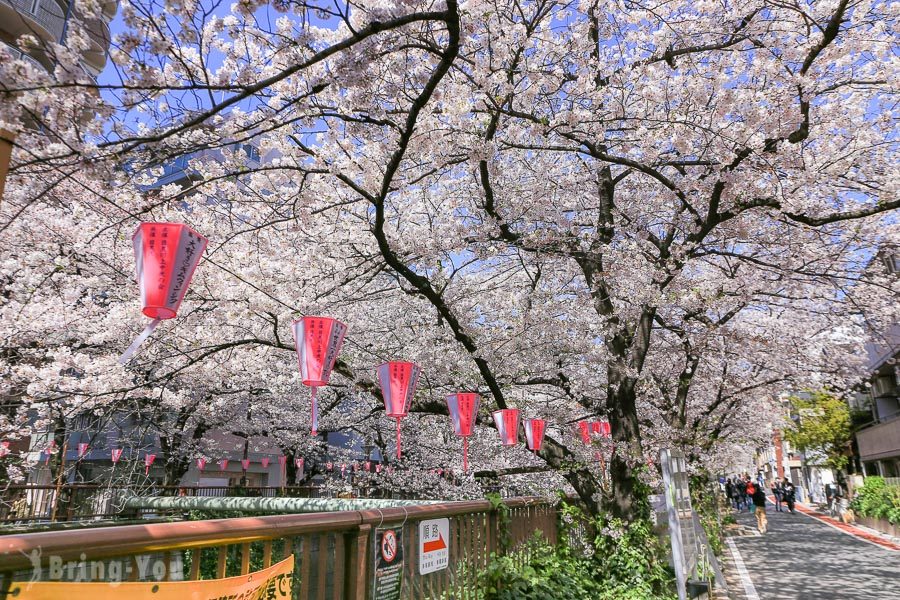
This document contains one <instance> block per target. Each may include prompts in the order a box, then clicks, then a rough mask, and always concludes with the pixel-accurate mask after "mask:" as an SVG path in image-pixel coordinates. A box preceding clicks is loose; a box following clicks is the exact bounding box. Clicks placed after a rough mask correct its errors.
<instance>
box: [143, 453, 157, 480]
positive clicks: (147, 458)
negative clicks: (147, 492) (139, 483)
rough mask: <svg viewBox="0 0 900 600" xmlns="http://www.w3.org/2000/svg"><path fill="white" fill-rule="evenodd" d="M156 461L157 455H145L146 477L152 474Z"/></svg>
mask: <svg viewBox="0 0 900 600" xmlns="http://www.w3.org/2000/svg"><path fill="white" fill-rule="evenodd" d="M154 460H156V455H155V454H145V455H144V476H147V475H149V474H150V467H151V465H153V461H154Z"/></svg>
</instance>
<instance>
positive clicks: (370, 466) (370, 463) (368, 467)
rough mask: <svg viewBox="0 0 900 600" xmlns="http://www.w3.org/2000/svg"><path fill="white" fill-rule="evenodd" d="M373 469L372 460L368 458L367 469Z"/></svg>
mask: <svg viewBox="0 0 900 600" xmlns="http://www.w3.org/2000/svg"><path fill="white" fill-rule="evenodd" d="M371 470H372V461H370V460H367V461H366V471H371Z"/></svg>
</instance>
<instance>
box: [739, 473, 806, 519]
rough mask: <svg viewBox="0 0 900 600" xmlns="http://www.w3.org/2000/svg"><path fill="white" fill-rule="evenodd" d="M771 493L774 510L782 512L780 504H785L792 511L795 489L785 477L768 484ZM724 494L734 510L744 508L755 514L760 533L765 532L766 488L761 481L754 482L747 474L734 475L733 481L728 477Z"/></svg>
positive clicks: (742, 509)
mask: <svg viewBox="0 0 900 600" xmlns="http://www.w3.org/2000/svg"><path fill="white" fill-rule="evenodd" d="M769 487H770V489H771V491H772V495H773V496H774V497H775V510H776V511H778V512H784V509H782V504H787V507H788V510H790V511H791V512H792V513H793V512H794V501H795V496H796V489H795V488H794V484H793V483H791V481H790V480H789V479H788V478H787V477H785V478H783V479H781V480H778V479H776V480H775V481H773V482H772V483H771V484H770V486H769ZM725 495H726V496H727V498H728V502H729V504H731V506H733V507H734V508H735V510H738V511H741V512H743V511H744V509H745V508H746V509H747V510H749V511H750V512H752V513H754V514H755V516H756V527H757V529H758V530H759V532H760V533H765V532H766V529H767V528H768V519H766V490H765V487H764V486H763V484H762V481H758V482H754V481H753V480H752V479H751V478H750V476H749V475H747V474H745V475H743V476H741V477H735V478H734V481H732V479H731V478H730V477H729V478H728V479H727V480H725Z"/></svg>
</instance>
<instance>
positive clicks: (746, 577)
mask: <svg viewBox="0 0 900 600" xmlns="http://www.w3.org/2000/svg"><path fill="white" fill-rule="evenodd" d="M725 541H726V542H728V548H729V549H730V550H731V557H732V558H733V559H734V568H735V569H736V570H737V572H738V576H739V577H740V578H741V583H742V584H743V586H744V595H746V596H747V600H759V594H757V593H756V587H754V585H753V582H752V581H750V573H748V572H747V567H745V566H744V559H743V558H741V553H740V552H738V549H737V545H735V543H734V540H733V539H731V538H728V539H727V540H725Z"/></svg>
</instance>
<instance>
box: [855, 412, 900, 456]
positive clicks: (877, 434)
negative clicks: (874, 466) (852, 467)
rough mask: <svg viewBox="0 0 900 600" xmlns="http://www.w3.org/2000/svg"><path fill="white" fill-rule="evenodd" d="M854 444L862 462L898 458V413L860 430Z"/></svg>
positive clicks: (899, 448)
mask: <svg viewBox="0 0 900 600" xmlns="http://www.w3.org/2000/svg"><path fill="white" fill-rule="evenodd" d="M856 442H857V444H858V446H859V457H860V458H861V459H862V460H863V461H864V462H868V461H873V460H879V459H883V458H891V457H894V456H900V413H894V414H891V415H886V416H885V417H882V418H881V419H879V420H878V421H877V422H875V423H873V424H872V425H869V426H868V427H865V428H863V429H860V430H859V431H857V432H856Z"/></svg>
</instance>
